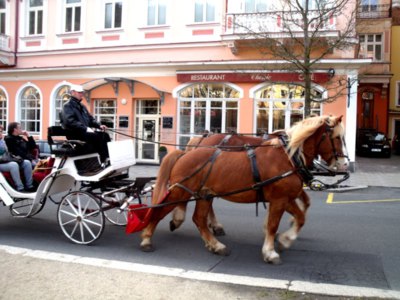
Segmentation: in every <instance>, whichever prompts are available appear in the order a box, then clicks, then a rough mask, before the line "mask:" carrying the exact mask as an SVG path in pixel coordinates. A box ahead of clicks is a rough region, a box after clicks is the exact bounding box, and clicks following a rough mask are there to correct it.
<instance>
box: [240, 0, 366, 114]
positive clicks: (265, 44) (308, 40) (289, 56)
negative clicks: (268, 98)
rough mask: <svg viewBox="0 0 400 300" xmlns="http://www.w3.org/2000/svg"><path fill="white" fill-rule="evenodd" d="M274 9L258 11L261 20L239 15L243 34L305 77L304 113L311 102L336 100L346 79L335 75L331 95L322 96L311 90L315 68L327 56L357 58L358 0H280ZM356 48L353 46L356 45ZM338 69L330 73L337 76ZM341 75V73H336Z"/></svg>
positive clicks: (344, 86) (265, 53)
mask: <svg viewBox="0 0 400 300" xmlns="http://www.w3.org/2000/svg"><path fill="white" fill-rule="evenodd" d="M277 2H278V4H276V5H275V6H276V7H274V9H273V12H268V13H258V14H257V16H258V17H257V18H256V19H257V21H256V20H254V19H253V20H252V22H249V20H246V21H245V20H244V19H240V18H237V19H235V21H234V23H235V26H236V28H240V31H242V33H243V35H242V36H243V38H246V39H247V38H249V37H251V38H252V39H254V41H255V42H254V43H253V45H254V46H255V47H257V48H258V49H259V51H261V53H262V54H263V55H264V56H266V57H268V58H270V59H278V60H282V61H284V62H286V64H285V65H286V69H288V70H291V71H293V72H299V73H300V74H302V76H303V78H304V99H305V105H304V114H305V116H308V115H310V111H311V102H312V101H318V102H321V101H323V102H332V101H335V100H336V99H337V98H338V97H339V96H341V95H344V94H346V90H347V86H348V84H347V81H346V80H343V78H342V80H340V81H339V80H336V81H333V80H331V81H330V82H329V89H330V90H335V93H333V92H330V93H329V94H330V95H329V97H328V98H326V99H321V98H320V97H319V96H318V95H315V94H313V91H312V81H313V78H312V76H313V75H312V74H313V72H314V71H315V70H317V69H320V68H321V64H320V63H321V60H322V59H324V58H334V57H338V56H340V57H347V58H349V55H350V58H354V55H355V50H356V48H357V44H358V39H357V38H356V16H357V9H358V7H359V0H295V1H293V0H280V1H279V0H278V1H277ZM352 50H353V51H352ZM333 71H334V70H333V69H332V70H331V75H332V77H333V75H334V73H333ZM336 78H337V77H336Z"/></svg>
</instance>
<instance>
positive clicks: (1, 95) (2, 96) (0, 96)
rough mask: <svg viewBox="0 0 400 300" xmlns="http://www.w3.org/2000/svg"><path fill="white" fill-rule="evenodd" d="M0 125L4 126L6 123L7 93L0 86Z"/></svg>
mask: <svg viewBox="0 0 400 300" xmlns="http://www.w3.org/2000/svg"><path fill="white" fill-rule="evenodd" d="M0 125H2V126H3V128H6V125H7V95H6V93H5V92H4V91H3V90H2V89H1V88H0Z"/></svg>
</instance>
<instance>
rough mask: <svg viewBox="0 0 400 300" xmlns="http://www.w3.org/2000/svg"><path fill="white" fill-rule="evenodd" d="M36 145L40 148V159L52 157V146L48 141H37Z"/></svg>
mask: <svg viewBox="0 0 400 300" xmlns="http://www.w3.org/2000/svg"><path fill="white" fill-rule="evenodd" d="M36 145H38V147H39V158H40V159H45V158H48V157H49V156H51V151H50V145H49V143H48V142H47V141H46V140H38V141H36Z"/></svg>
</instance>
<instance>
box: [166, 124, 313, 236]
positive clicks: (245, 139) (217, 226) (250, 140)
mask: <svg viewBox="0 0 400 300" xmlns="http://www.w3.org/2000/svg"><path fill="white" fill-rule="evenodd" d="M285 136H286V133H285V131H283V130H280V131H275V132H273V133H271V134H268V135H264V136H263V137H262V138H260V137H254V136H246V135H241V134H237V133H231V134H224V133H218V134H212V135H207V136H202V137H194V138H191V139H190V140H189V142H188V144H187V145H186V149H185V152H188V151H191V150H193V149H195V148H198V147H200V146H201V147H207V146H217V147H219V148H221V149H223V150H227V151H244V150H246V149H247V148H248V147H249V146H259V145H261V144H262V143H263V142H265V141H266V140H268V139H273V138H279V137H285ZM299 199H300V201H301V203H298V205H301V209H302V210H303V211H304V212H306V210H307V209H308V207H309V206H310V198H309V197H308V195H307V194H306V193H305V192H304V191H303V192H302V194H301V195H300V197H299ZM210 201H212V200H210ZM186 207H187V202H186V203H181V204H178V205H177V207H176V208H175V209H174V211H173V213H172V220H171V221H170V230H171V231H174V230H176V229H177V228H179V227H180V226H181V225H182V223H183V222H184V221H185V216H186ZM208 224H209V227H210V228H211V229H212V230H213V232H214V234H215V235H216V236H222V235H225V230H224V228H223V226H222V224H221V223H219V222H218V220H217V217H216V215H215V212H214V209H213V206H212V205H211V206H210V211H209V213H208Z"/></svg>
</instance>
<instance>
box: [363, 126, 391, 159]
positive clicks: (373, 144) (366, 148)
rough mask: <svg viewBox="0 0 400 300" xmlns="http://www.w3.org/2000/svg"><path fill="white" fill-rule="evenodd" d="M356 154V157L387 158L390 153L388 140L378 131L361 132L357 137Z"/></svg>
mask: <svg viewBox="0 0 400 300" xmlns="http://www.w3.org/2000/svg"><path fill="white" fill-rule="evenodd" d="M356 152H357V155H371V156H372V155H377V156H383V157H387V158H389V157H390V155H391V153H392V149H391V145H390V139H388V138H387V136H386V135H385V134H384V133H382V132H379V131H375V130H362V131H360V132H359V133H358V136H357V141H356Z"/></svg>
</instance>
